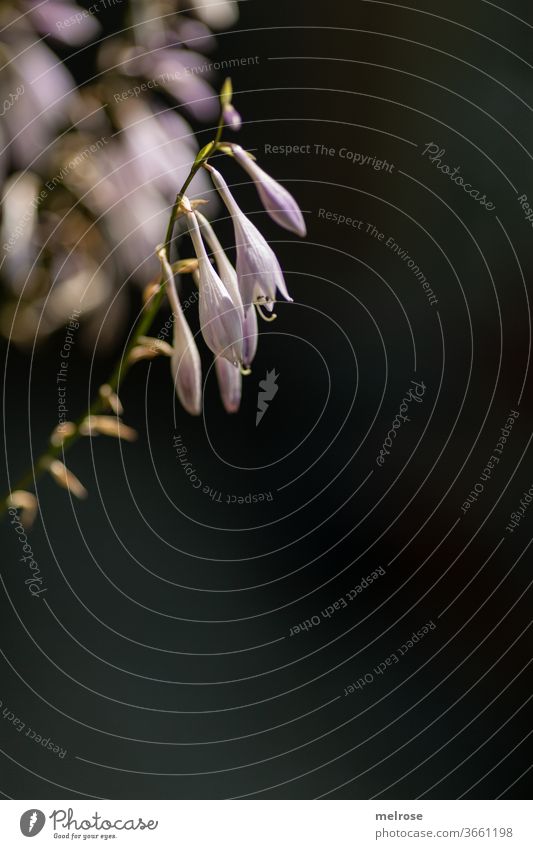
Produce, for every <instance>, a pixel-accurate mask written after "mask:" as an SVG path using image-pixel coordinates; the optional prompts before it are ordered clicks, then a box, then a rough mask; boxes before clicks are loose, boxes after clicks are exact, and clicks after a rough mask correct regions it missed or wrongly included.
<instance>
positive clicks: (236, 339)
mask: <svg viewBox="0 0 533 849" xmlns="http://www.w3.org/2000/svg"><path fill="white" fill-rule="evenodd" d="M187 220H188V224H189V232H190V235H191V239H192V243H193V245H194V250H195V252H196V256H197V257H198V289H199V295H200V297H199V306H198V310H199V315H200V326H201V329H202V335H203V337H204V339H205V341H206V344H207V346H208V348H210V349H211V351H212V352H213V353H214V354H215V355H216V356H220V357H225V358H226V359H227V360H229V361H230V363H236V364H239V365H240V364H241V363H242V313H241V311H240V309H239V307H236V306H235V305H234V303H233V301H232V299H231V297H230V294H229V292H228V290H227V289H226V287H225V285H224V283H223V282H222V280H221V279H220V277H219V276H218V274H217V272H216V271H215V269H214V268H213V266H212V265H211V263H210V262H209V257H208V256H207V252H206V249H205V245H204V243H203V240H202V236H201V235H200V227H199V225H198V220H197V217H196V214H195V213H194V212H188V213H187Z"/></svg>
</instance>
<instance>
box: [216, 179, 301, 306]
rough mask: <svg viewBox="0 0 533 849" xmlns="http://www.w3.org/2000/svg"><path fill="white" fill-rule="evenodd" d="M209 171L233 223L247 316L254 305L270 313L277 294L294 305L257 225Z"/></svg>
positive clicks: (220, 180)
mask: <svg viewBox="0 0 533 849" xmlns="http://www.w3.org/2000/svg"><path fill="white" fill-rule="evenodd" d="M208 170H209V171H210V173H211V176H212V178H213V182H214V184H215V186H216V188H217V190H218V192H219V194H220V196H221V197H222V200H223V201H224V203H225V204H226V207H227V209H228V212H229V213H230V215H231V217H232V219H233V227H234V232H235V246H236V249H237V280H238V283H239V289H240V292H241V297H242V302H243V304H244V312H245V314H247V313H248V309H249V307H250V304H252V303H254V302H255V303H258V304H261V303H264V304H266V306H267V308H268V309H272V305H273V302H274V301H275V299H276V291H278V290H279V291H280V292H281V294H282V295H283V297H284V298H286V299H287V300H288V301H292V298H291V296H290V295H289V293H288V291H287V287H286V285H285V280H284V279H283V273H282V271H281V268H280V265H279V262H278V260H277V257H276V254H275V253H274V251H273V250H272V248H271V247H270V245H269V244H268V243H267V241H266V239H265V238H264V236H262V235H261V233H260V232H259V230H258V229H257V227H256V226H255V224H252V222H251V221H250V220H249V219H248V218H247V217H246V215H245V214H244V212H243V211H242V209H241V208H240V207H239V206H238V204H237V203H236V201H235V198H234V197H233V195H232V194H231V192H230V190H229V188H228V185H227V183H226V181H225V180H224V178H223V176H222V174H220V173H219V172H218V171H217V170H216V169H215V168H213V167H212V166H211V165H210V166H208Z"/></svg>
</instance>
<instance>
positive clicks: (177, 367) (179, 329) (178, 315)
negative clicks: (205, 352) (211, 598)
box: [158, 249, 202, 416]
mask: <svg viewBox="0 0 533 849" xmlns="http://www.w3.org/2000/svg"><path fill="white" fill-rule="evenodd" d="M158 256H159V259H160V262H161V267H162V271H163V277H164V279H165V282H166V292H167V295H168V299H169V301H170V306H171V307H172V312H173V313H174V338H173V345H172V356H171V358H170V369H171V372H172V378H173V380H174V386H175V387H176V393H177V395H178V398H179V399H180V401H181V404H182V405H183V407H184V408H185V409H186V410H187V412H188V413H190V414H191V415H192V416H198V415H200V413H201V411H202V365H201V362H200V354H199V353H198V348H197V347H196V342H195V341H194V337H193V335H192V332H191V329H190V327H189V325H188V324H187V320H186V318H185V316H184V314H183V310H182V308H181V305H180V302H179V298H178V293H177V292H176V284H175V283H174V273H173V271H172V268H171V266H170V263H169V261H168V259H167V257H166V254H165V251H164V249H162V250H161V251H159V253H158Z"/></svg>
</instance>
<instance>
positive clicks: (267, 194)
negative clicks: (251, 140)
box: [231, 144, 307, 237]
mask: <svg viewBox="0 0 533 849" xmlns="http://www.w3.org/2000/svg"><path fill="white" fill-rule="evenodd" d="M231 149H232V152H233V155H234V157H235V159H236V160H237V162H238V163H239V165H242V167H243V168H244V170H245V171H246V173H247V174H249V175H250V177H251V178H252V180H253V181H254V183H255V187H256V189H257V192H258V194H259V197H260V198H261V202H262V204H263V206H264V207H265V209H266V211H267V212H268V214H269V215H270V217H271V218H272V219H273V220H274V221H275V222H276V224H279V226H280V227H284V228H285V229H286V230H290V231H291V233H296V235H297V236H302V237H304V236H305V235H306V233H307V230H306V228H305V221H304V217H303V215H302V212H301V210H300V207H299V206H298V204H297V203H296V201H295V200H294V198H293V196H292V195H291V194H290V192H288V191H287V189H285V188H284V187H283V186H282V185H280V183H278V182H277V181H276V180H274V179H273V178H272V177H271V176H270V175H269V174H267V173H266V171H263V169H262V168H260V167H259V165H258V164H257V162H255V161H254V160H253V159H251V158H250V157H249V156H248V154H247V153H246V151H244V150H243V149H242V147H241V146H240V145H238V144H235V145H232V147H231Z"/></svg>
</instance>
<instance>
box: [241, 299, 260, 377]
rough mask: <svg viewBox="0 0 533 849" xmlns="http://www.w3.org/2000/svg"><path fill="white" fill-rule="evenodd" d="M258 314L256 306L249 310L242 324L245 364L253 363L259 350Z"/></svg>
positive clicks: (243, 358)
mask: <svg viewBox="0 0 533 849" xmlns="http://www.w3.org/2000/svg"><path fill="white" fill-rule="evenodd" d="M257 334H258V329H257V314H256V312H255V308H253V307H252V309H251V310H248V312H247V313H246V316H245V318H244V322H243V325H242V361H243V363H244V365H245V366H249V365H251V363H252V360H253V358H254V357H255V354H256V351H257Z"/></svg>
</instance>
